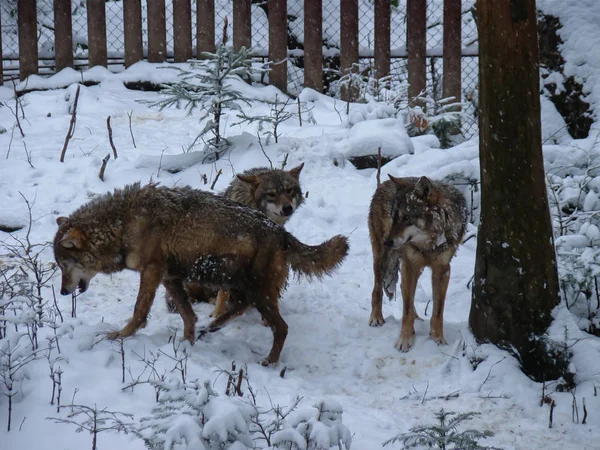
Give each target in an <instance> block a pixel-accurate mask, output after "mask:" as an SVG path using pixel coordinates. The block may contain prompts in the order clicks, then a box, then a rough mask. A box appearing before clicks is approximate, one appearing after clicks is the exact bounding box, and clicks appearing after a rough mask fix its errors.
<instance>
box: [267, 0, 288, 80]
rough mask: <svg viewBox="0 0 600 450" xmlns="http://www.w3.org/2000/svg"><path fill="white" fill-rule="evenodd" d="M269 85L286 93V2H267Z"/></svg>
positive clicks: (281, 0)
mask: <svg viewBox="0 0 600 450" xmlns="http://www.w3.org/2000/svg"><path fill="white" fill-rule="evenodd" d="M267 7H268V8H269V61H270V63H271V71H270V72H269V83H270V84H272V85H274V86H276V87H278V88H279V89H281V90H282V91H284V92H286V91H287V0H268V3H267Z"/></svg>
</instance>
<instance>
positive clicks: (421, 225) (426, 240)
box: [368, 175, 467, 351]
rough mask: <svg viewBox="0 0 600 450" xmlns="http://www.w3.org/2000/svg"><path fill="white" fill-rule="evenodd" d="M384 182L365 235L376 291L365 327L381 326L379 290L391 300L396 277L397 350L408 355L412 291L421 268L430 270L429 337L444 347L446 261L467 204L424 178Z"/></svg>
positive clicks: (459, 195)
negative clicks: (368, 240)
mask: <svg viewBox="0 0 600 450" xmlns="http://www.w3.org/2000/svg"><path fill="white" fill-rule="evenodd" d="M389 177H390V180H389V181H386V182H384V183H382V184H381V185H380V186H379V187H378V188H377V190H376V191H375V194H374V195H373V199H372V200H371V206H370V209H369V219H368V224H369V235H370V238H371V247H372V250H373V274H374V286H373V293H372V295H371V316H370V318H369V325H371V326H380V325H383V323H384V322H385V320H384V318H383V314H382V309H381V308H382V296H383V291H385V293H386V295H387V296H388V297H389V298H390V299H391V298H393V297H394V294H395V292H396V285H397V284H398V273H400V278H401V281H400V287H401V293H402V325H401V329H400V335H399V337H398V340H397V342H396V345H395V347H396V348H397V349H398V350H400V351H408V350H409V349H410V347H411V346H412V344H413V342H414V334H415V329H414V322H415V318H418V316H416V313H415V306H414V300H415V291H416V288H417V282H418V280H419V277H420V276H421V273H422V272H423V269H424V268H425V267H430V268H431V275H432V289H433V311H432V315H431V322H430V332H429V335H430V336H431V338H432V339H433V340H434V341H435V342H437V343H438V344H445V343H446V340H445V338H444V329H443V325H444V324H443V321H444V303H445V300H446V291H447V289H448V281H449V279H450V260H451V259H452V257H453V256H454V254H455V253H456V249H457V248H458V246H459V244H460V243H461V241H462V239H463V236H464V234H465V230H466V226H467V204H466V200H465V197H464V196H463V194H462V193H461V192H460V191H459V190H458V189H456V188H455V187H454V186H451V185H449V184H445V183H441V182H437V181H431V180H430V179H429V178H427V177H420V178H416V177H408V178H396V177H393V176H391V175H389Z"/></svg>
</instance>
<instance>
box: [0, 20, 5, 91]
mask: <svg viewBox="0 0 600 450" xmlns="http://www.w3.org/2000/svg"><path fill="white" fill-rule="evenodd" d="M3 61H4V59H3V58H2V8H0V86H2V85H3V84H4V63H3Z"/></svg>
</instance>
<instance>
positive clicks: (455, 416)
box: [383, 408, 500, 450]
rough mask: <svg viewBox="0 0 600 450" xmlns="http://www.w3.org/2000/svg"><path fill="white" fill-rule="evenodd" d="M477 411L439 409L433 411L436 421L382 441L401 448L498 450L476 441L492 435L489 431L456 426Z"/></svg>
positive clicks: (475, 414) (470, 418)
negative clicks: (464, 428)
mask: <svg viewBox="0 0 600 450" xmlns="http://www.w3.org/2000/svg"><path fill="white" fill-rule="evenodd" d="M478 415H479V413H475V412H468V413H460V414H459V413H455V412H450V411H444V409H443V408H442V409H440V411H439V412H437V413H435V417H436V419H437V420H438V423H436V424H432V425H421V426H417V427H413V428H411V429H410V432H409V433H403V434H399V435H397V436H395V437H393V438H391V439H389V440H387V441H385V442H384V443H383V446H384V447H386V446H388V445H390V444H395V443H400V444H402V447H400V448H401V449H402V450H405V449H409V448H417V449H419V448H423V447H425V448H439V449H442V450H500V449H499V448H498V447H489V446H481V445H479V443H478V441H479V440H480V439H485V438H489V437H492V436H493V435H494V433H492V432H491V431H488V430H486V431H479V430H472V429H468V430H463V431H458V428H459V427H460V426H461V425H462V424H463V422H465V421H467V420H472V419H473V417H475V416H478Z"/></svg>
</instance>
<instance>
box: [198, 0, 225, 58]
mask: <svg viewBox="0 0 600 450" xmlns="http://www.w3.org/2000/svg"><path fill="white" fill-rule="evenodd" d="M196 8H197V9H196V58H198V59H200V58H201V55H202V52H211V53H214V51H215V0H197V1H196ZM221 38H222V37H221V36H219V41H220V40H221Z"/></svg>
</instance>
